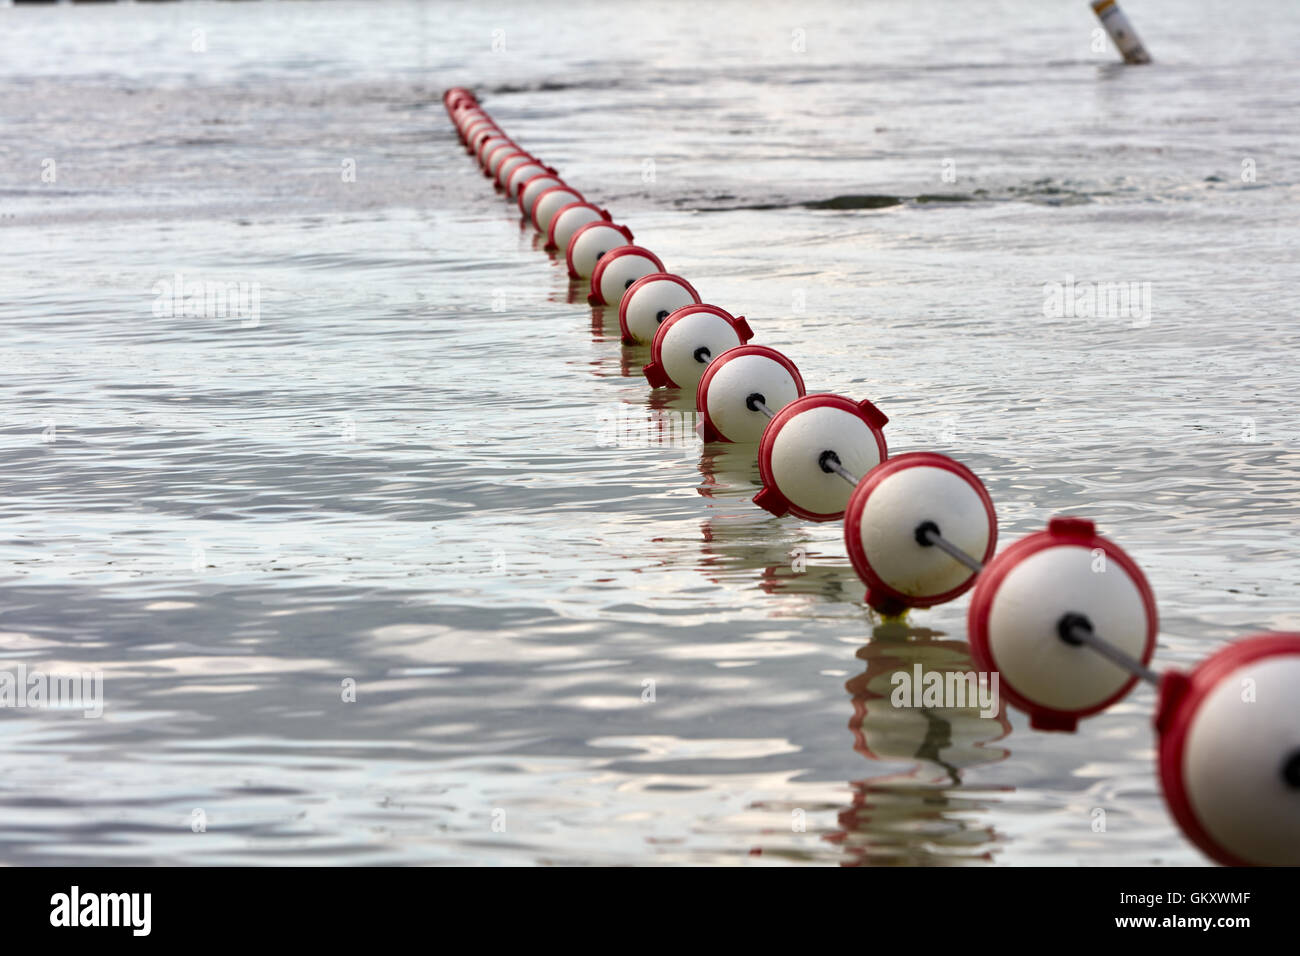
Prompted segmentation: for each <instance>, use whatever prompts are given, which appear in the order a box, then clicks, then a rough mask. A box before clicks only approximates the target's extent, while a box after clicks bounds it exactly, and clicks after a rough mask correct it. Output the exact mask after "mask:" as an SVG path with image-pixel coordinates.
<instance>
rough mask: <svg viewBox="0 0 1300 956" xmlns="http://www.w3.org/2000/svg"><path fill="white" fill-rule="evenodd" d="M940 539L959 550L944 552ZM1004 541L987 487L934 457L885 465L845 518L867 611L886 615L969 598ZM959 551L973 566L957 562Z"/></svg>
mask: <svg viewBox="0 0 1300 956" xmlns="http://www.w3.org/2000/svg"><path fill="white" fill-rule="evenodd" d="M937 538H942V539H943V541H945V542H946V543H947V544H949V545H950V546H951V547H949V548H943V547H936V546H935V545H936V539H937ZM997 540H998V522H997V515H996V514H995V513H994V510H993V500H992V499H991V498H990V497H989V493H988V491H987V490H986V489H985V487H984V485H983V484H982V483H981V482H980V480H979V479H978V478H976V477H975V474H974V473H973V472H972V471H971V470H970V469H969V468H967V467H966V466H965V465H963V464H961V463H960V462H958V461H954V460H953V459H951V458H949V457H947V456H946V455H938V454H934V453H932V452H911V453H909V454H906V455H898V456H896V457H894V458H890V459H888V460H887V461H884V462H882V463H881V464H879V465H877V466H876V467H875V468H873V469H872V470H871V471H870V472H868V473H867V475H866V477H865V478H864V479H863V480H862V481H861V482H860V483H859V484H858V486H857V487H856V488H855V489H854V490H853V494H852V496H851V497H850V498H849V503H848V507H847V508H846V509H845V512H844V543H845V546H846V548H847V550H848V553H849V559H850V560H851V561H852V562H853V568H854V570H856V571H857V572H858V577H860V578H861V579H862V580H863V582H864V583H865V584H866V585H867V595H866V602H867V604H869V605H870V606H871V607H873V608H875V609H876V610H877V611H879V612H881V613H882V614H890V615H892V614H899V613H901V612H902V611H903V610H905V609H906V608H909V607H933V606H934V605H936V604H943V603H944V602H946V601H951V600H953V599H954V598H956V597H959V596H960V595H962V594H964V593H965V592H966V591H967V590H969V589H970V588H971V587H972V586H973V585H974V583H975V576H976V574H978V573H979V569H980V566H981V565H983V564H985V563H987V562H988V561H989V559H990V558H992V557H993V552H994V550H995V549H996V547H997ZM952 548H957V549H959V551H960V552H961V554H962V555H963V556H965V557H969V560H967V561H963V560H962V559H961V558H957V559H954V556H953V553H952Z"/></svg>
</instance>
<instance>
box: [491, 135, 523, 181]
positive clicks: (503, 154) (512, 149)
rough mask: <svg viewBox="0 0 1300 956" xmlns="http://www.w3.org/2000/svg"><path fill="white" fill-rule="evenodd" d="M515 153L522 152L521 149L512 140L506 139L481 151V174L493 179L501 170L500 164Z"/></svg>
mask: <svg viewBox="0 0 1300 956" xmlns="http://www.w3.org/2000/svg"><path fill="white" fill-rule="evenodd" d="M516 153H523V150H522V149H520V148H519V146H518V144H517V143H515V142H514V140H507V141H506V142H504V143H500V144H498V145H496V146H493V147H492V149H490V150H487V151H485V152H484V153H483V175H484V176H486V177H487V178H488V179H491V180H494V181H495V180H496V178H497V173H498V172H500V170H501V164H502V163H504V162H505V161H506V160H507V159H509V158H510V157H511V156H514V155H515V154H516ZM525 155H527V154H525Z"/></svg>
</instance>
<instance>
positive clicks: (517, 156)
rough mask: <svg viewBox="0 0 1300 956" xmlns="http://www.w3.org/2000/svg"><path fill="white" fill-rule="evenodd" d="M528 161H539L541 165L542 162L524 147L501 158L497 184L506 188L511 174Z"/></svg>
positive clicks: (501, 187)
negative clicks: (525, 150)
mask: <svg viewBox="0 0 1300 956" xmlns="http://www.w3.org/2000/svg"><path fill="white" fill-rule="evenodd" d="M527 163H537V165H538V166H539V167H540V166H541V163H538V162H537V160H536V159H534V158H533V156H532V155H531V154H529V153H525V152H524V151H523V150H522V149H516V150H515V151H514V152H513V153H511V154H510V155H509V156H507V157H506V158H505V159H503V160H501V164H500V165H499V166H497V173H496V181H497V186H498V187H499V188H500V189H502V190H504V189H505V188H506V181H507V180H508V179H509V178H510V174H511V173H513V172H514V171H515V170H516V169H518V168H519V167H520V166H523V165H525V164H527Z"/></svg>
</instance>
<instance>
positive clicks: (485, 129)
mask: <svg viewBox="0 0 1300 956" xmlns="http://www.w3.org/2000/svg"><path fill="white" fill-rule="evenodd" d="M502 138H504V137H502V135H501V130H499V129H497V128H496V126H495V125H494V124H493V123H492V122H491V120H489V121H488V122H487V123H475V124H474V126H473V127H472V128H471V129H470V131H469V133H468V134H467V135H466V136H465V152H467V153H469V154H470V155H471V156H473V157H475V158H477V157H478V155H479V149H480V148H481V147H482V146H483V144H484V143H485V142H487V141H488V140H490V139H502Z"/></svg>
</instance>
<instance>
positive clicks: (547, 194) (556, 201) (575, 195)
mask: <svg viewBox="0 0 1300 956" xmlns="http://www.w3.org/2000/svg"><path fill="white" fill-rule="evenodd" d="M578 202H582V193H580V192H578V191H577V190H576V189H574V188H573V187H572V186H568V185H559V186H552V187H551V188H550V189H543V190H542V191H541V193H539V194H538V195H537V196H536V197H535V198H534V199H533V204H532V206H531V207H530V208H529V209H528V217H529V218H530V219H532V221H533V228H534V229H536V230H537V231H538V232H540V233H542V234H543V235H545V234H546V232H547V230H549V229H550V228H551V220H552V219H553V218H555V214H556V213H557V212H559V211H560V210H561V209H563V208H564V207H565V206H567V205H569V204H570V203H578Z"/></svg>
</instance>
